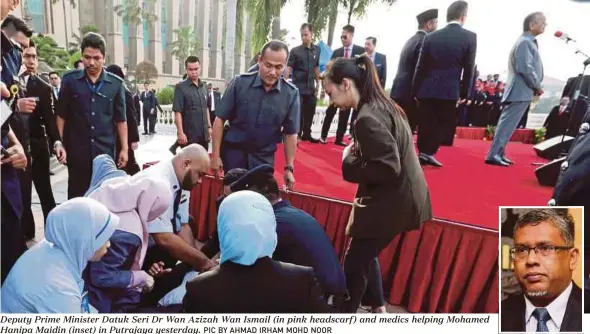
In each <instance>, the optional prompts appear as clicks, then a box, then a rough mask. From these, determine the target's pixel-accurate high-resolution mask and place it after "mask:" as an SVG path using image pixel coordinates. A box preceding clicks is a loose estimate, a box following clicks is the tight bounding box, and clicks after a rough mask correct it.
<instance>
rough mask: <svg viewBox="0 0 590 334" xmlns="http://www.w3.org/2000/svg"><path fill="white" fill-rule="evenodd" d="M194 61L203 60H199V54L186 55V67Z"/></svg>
mask: <svg viewBox="0 0 590 334" xmlns="http://www.w3.org/2000/svg"><path fill="white" fill-rule="evenodd" d="M193 63H199V64H200V63H201V61H200V60H199V57H197V56H188V57H186V59H185V60H184V67H185V68H186V67H187V66H188V64H193Z"/></svg>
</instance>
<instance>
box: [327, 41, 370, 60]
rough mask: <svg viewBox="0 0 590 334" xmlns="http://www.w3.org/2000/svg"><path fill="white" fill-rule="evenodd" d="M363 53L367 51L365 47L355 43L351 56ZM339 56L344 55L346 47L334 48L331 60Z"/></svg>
mask: <svg viewBox="0 0 590 334" xmlns="http://www.w3.org/2000/svg"><path fill="white" fill-rule="evenodd" d="M363 53H365V48H363V47H362V46H359V45H356V44H353V45H352V52H351V54H350V55H349V57H350V58H352V57H354V56H359V55H362V54H363ZM339 57H344V47H341V48H338V49H336V50H334V52H333V53H332V57H330V60H332V59H336V58H339Z"/></svg>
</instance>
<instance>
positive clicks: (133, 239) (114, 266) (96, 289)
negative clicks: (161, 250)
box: [84, 154, 172, 313]
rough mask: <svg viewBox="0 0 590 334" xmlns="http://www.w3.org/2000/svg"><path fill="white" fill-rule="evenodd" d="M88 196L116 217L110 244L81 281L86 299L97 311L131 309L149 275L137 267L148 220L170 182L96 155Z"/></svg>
mask: <svg viewBox="0 0 590 334" xmlns="http://www.w3.org/2000/svg"><path fill="white" fill-rule="evenodd" d="M86 196H87V197H90V198H92V199H95V200H97V201H99V202H100V203H102V204H104V205H105V206H106V207H107V208H108V209H109V210H110V211H111V212H112V213H113V214H115V215H117V216H118V217H119V221H120V224H119V227H118V228H117V230H116V231H115V233H114V234H113V236H112V237H111V239H110V241H111V248H110V249H109V251H108V252H107V254H106V255H105V256H104V257H103V258H102V260H101V261H99V262H96V263H92V264H90V265H89V266H88V269H87V270H86V273H85V275H84V279H85V281H86V284H87V286H88V291H89V297H90V303H91V305H92V306H94V307H95V308H96V309H97V310H98V311H99V312H100V313H121V312H131V311H134V310H135V309H136V308H138V307H139V304H140V301H141V294H142V292H143V291H149V290H150V289H151V288H152V287H153V285H154V279H153V277H151V276H150V275H148V273H146V272H145V271H143V270H141V268H142V265H143V262H144V259H145V254H146V251H147V248H148V238H149V234H148V229H147V224H148V222H150V221H152V220H154V219H156V218H158V217H159V216H160V215H162V214H163V213H164V212H165V211H166V209H167V208H168V205H170V202H172V193H171V191H170V187H169V185H168V184H167V183H166V182H165V181H161V180H159V179H150V178H146V177H145V176H143V175H137V176H134V177H129V176H127V175H126V174H125V173H124V172H122V171H120V170H117V166H116V165H115V162H114V161H113V159H112V158H111V157H110V156H108V155H104V154H103V155H99V156H97V157H96V158H95V159H94V161H93V166H92V181H91V184H90V189H89V190H88V192H87V193H86Z"/></svg>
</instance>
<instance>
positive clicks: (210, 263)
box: [199, 260, 217, 273]
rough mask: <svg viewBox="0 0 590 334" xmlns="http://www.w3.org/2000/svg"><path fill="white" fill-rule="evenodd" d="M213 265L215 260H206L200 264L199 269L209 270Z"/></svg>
mask: <svg viewBox="0 0 590 334" xmlns="http://www.w3.org/2000/svg"><path fill="white" fill-rule="evenodd" d="M215 267H217V262H215V261H213V260H207V262H205V264H204V265H203V266H201V268H200V270H199V271H200V272H202V273H204V272H206V271H209V270H211V269H213V268H215Z"/></svg>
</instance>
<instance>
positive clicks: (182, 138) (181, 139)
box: [178, 133, 188, 145]
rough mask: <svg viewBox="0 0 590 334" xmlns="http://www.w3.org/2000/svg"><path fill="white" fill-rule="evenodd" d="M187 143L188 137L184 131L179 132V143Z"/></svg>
mask: <svg viewBox="0 0 590 334" xmlns="http://www.w3.org/2000/svg"><path fill="white" fill-rule="evenodd" d="M186 143H188V139H187V138H186V135H185V134H184V133H179V134H178V144H179V145H186Z"/></svg>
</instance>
